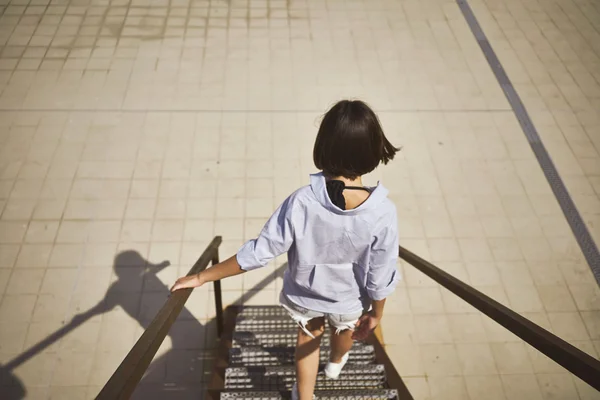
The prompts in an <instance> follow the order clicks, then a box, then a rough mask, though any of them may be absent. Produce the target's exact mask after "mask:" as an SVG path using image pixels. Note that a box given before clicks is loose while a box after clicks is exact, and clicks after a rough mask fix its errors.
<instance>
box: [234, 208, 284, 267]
mask: <svg viewBox="0 0 600 400" xmlns="http://www.w3.org/2000/svg"><path fill="white" fill-rule="evenodd" d="M293 241H294V240H293V231H292V199H291V198H290V197H288V198H287V199H286V200H285V201H284V202H283V203H282V204H281V205H280V206H279V208H277V210H275V212H274V213H273V215H272V216H271V218H269V220H268V221H267V223H266V224H265V226H264V227H263V229H262V231H261V232H260V234H259V235H258V237H257V238H256V239H252V240H249V241H247V242H246V243H245V244H244V245H243V246H242V248H241V249H240V250H239V251H238V253H237V255H236V258H237V262H238V264H239V265H240V267H241V268H242V269H243V270H245V271H250V270H253V269H257V268H261V267H264V266H265V265H267V264H268V263H269V261H271V260H272V259H273V258H275V257H277V256H279V255H281V254H283V253H285V252H286V251H288V250H289V249H290V247H291V246H292V243H293Z"/></svg>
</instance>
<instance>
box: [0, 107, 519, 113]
mask: <svg viewBox="0 0 600 400" xmlns="http://www.w3.org/2000/svg"><path fill="white" fill-rule="evenodd" d="M325 111H326V108H323V109H319V110H282V109H279V110H266V109H265V110H258V109H238V110H211V109H200V108H198V109H196V108H188V109H181V108H180V109H164V108H147V109H119V108H62V109H61V108H0V112H1V113H11V112H13V113H35V112H43V113H51V112H57V113H59V112H62V113H65V112H82V113H93V112H97V113H102V112H114V113H118V112H122V113H152V112H158V113H190V112H197V113H230V114H234V113H281V114H284V113H323V112H325ZM377 112H378V113H404V114H408V113H422V114H427V113H431V114H434V113H510V112H513V110H512V109H510V108H506V109H492V110H486V109H464V110H461V109H450V110H438V109H420V110H416V109H415V110H410V109H401V110H396V109H380V110H377Z"/></svg>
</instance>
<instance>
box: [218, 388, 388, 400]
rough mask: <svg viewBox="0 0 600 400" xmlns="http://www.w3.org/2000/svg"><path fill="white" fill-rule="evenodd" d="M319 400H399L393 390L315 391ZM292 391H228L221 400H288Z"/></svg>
mask: <svg viewBox="0 0 600 400" xmlns="http://www.w3.org/2000/svg"><path fill="white" fill-rule="evenodd" d="M315 397H316V399H317V400H398V392H397V391H396V390H393V389H369V390H361V389H350V390H321V391H315ZM290 398H291V392H290V391H271V392H256V391H244V390H236V391H228V390H225V391H223V392H221V397H220V400H288V399H290Z"/></svg>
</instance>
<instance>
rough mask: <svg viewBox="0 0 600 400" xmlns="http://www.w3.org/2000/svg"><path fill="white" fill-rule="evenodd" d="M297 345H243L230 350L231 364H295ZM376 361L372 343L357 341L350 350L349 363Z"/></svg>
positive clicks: (324, 352) (323, 351)
mask: <svg viewBox="0 0 600 400" xmlns="http://www.w3.org/2000/svg"><path fill="white" fill-rule="evenodd" d="M295 351H296V348H295V347H241V348H232V349H230V350H229V362H230V365H231V366H244V365H247V366H277V365H293V364H294V355H295ZM329 351H330V350H329V347H325V346H323V347H321V351H320V359H321V362H322V363H325V362H327V360H328V359H329ZM374 361H375V348H374V347H373V346H371V345H365V344H362V343H355V344H354V346H353V347H352V350H351V352H350V359H349V361H348V362H349V364H372V363H373V362H374Z"/></svg>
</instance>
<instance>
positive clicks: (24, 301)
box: [0, 294, 37, 323]
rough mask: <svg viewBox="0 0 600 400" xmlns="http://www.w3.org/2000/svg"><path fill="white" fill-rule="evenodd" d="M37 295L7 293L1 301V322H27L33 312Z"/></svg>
mask: <svg viewBox="0 0 600 400" xmlns="http://www.w3.org/2000/svg"><path fill="white" fill-rule="evenodd" d="M36 297H37V296H35V295H31V294H13V295H8V294H7V295H5V296H4V297H3V298H2V303H0V322H3V323H17V322H27V321H29V320H30V318H31V316H32V314H33V307H34V305H35V301H36Z"/></svg>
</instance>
